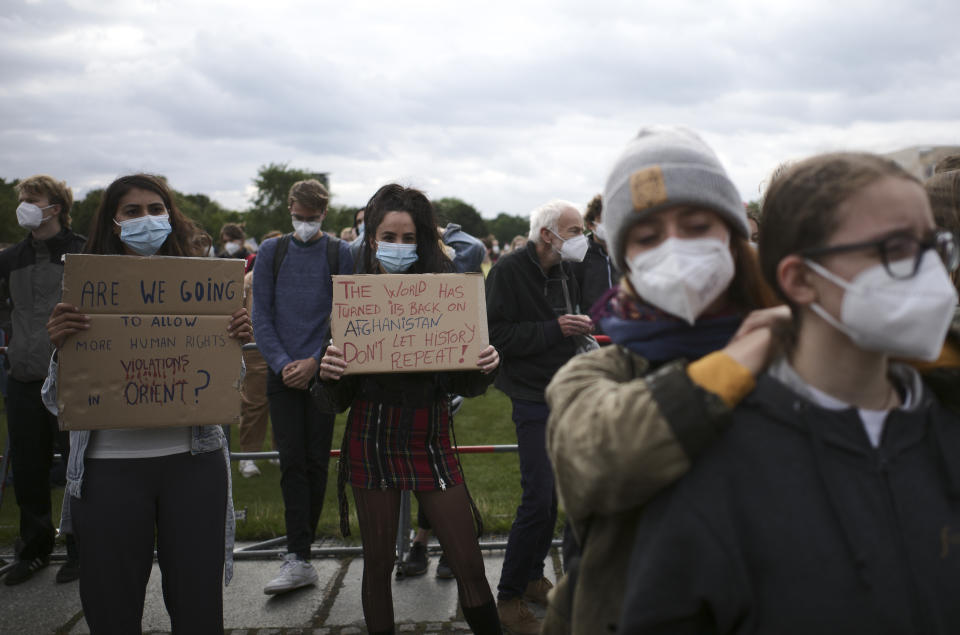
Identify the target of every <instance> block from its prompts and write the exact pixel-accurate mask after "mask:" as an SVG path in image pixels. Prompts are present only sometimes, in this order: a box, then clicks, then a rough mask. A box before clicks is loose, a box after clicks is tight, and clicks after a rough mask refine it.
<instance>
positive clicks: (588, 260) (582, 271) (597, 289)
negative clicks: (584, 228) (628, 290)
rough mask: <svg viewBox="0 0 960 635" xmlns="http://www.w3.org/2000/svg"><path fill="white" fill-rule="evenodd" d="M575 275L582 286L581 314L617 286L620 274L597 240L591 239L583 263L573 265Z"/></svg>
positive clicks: (586, 311)
mask: <svg viewBox="0 0 960 635" xmlns="http://www.w3.org/2000/svg"><path fill="white" fill-rule="evenodd" d="M572 268H573V275H574V277H576V279H577V284H579V285H580V312H581V313H588V312H589V311H590V308H591V307H593V305H594V303H595V302H596V301H597V300H599V299H600V296H602V295H603V294H604V293H605V292H606V291H607V289H609V288H610V287H612V286H613V285H615V284H617V282H618V281H619V280H620V272H619V271H617V267H616V265H615V264H614V262H613V260H612V259H611V258H610V256H609V255H608V254H607V252H606V251H604V249H603V247H601V246H600V243H598V242H597V241H596V240H593V239H592V238H591V239H590V246H589V247H588V248H587V255H586V256H584V257H583V261H582V262H575V263H572Z"/></svg>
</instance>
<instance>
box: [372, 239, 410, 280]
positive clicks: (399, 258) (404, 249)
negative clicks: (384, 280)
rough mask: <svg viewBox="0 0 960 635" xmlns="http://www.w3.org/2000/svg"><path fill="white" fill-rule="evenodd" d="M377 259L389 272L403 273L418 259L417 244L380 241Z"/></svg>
mask: <svg viewBox="0 0 960 635" xmlns="http://www.w3.org/2000/svg"><path fill="white" fill-rule="evenodd" d="M377 260H379V261H380V265H381V266H382V267H383V270H384V271H386V272H387V273H403V272H404V271H406V270H407V269H409V268H410V265H412V264H413V263H415V262H416V261H417V246H416V244H413V245H408V244H404V243H378V244H377Z"/></svg>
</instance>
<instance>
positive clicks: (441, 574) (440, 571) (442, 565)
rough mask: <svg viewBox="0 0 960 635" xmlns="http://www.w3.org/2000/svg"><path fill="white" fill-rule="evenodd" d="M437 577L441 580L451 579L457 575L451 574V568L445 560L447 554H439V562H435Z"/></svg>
mask: <svg viewBox="0 0 960 635" xmlns="http://www.w3.org/2000/svg"><path fill="white" fill-rule="evenodd" d="M437 577H438V578H440V579H442V580H451V579H453V578H455V577H457V576H455V575H453V569H451V568H450V563H448V562H447V554H445V553H441V554H440V562H438V563H437Z"/></svg>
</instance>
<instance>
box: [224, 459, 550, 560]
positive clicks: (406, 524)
mask: <svg viewBox="0 0 960 635" xmlns="http://www.w3.org/2000/svg"><path fill="white" fill-rule="evenodd" d="M454 450H456V451H457V452H459V453H460V454H499V453H505V452H517V450H518V446H517V445H516V444H513V445H509V444H507V445H460V446H454ZM330 456H332V457H339V456H340V450H331V451H330ZM276 458H279V452H276V451H273V452H231V453H230V460H231V461H243V460H262V459H276ZM411 533H412V525H411V523H410V491H409V490H404V491H403V492H402V493H401V497H400V523H399V525H398V526H397V561H398V562H404V561H405V560H406V557H407V554H408V553H410V543H411V536H410V535H411ZM286 542H287V537H286V536H279V537H277V538H271V539H270V540H264V541H262V542H258V543H256V544H253V545H248V546H246V547H242V548H240V549H236V550H234V552H233V557H234V559H236V560H255V559H265V558H277V557H279V556H282V555H283V554H284V553H286V548H285V545H286ZM479 544H480V549H481V550H488V551H489V550H494V549H506V548H507V542H506V541H505V540H496V541H494V540H488V541H480V543H479ZM552 544H553V546H554V547H559V546H560V545H561V541H560V540H559V539H554V540H553V543H552ZM427 550H428V551H430V552H433V553H435V552H437V551H440V548H439V547H436V546H428V548H427ZM362 553H363V548H362V547H346V546H343V547H319V548H313V549H311V550H310V555H311V556H313V557H323V556H346V555H360V554H362ZM400 571H402V569H400V568H399V567H398V569H397V575H398V576H400V575H401V573H400Z"/></svg>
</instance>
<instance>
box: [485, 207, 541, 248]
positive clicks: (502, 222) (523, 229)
mask: <svg viewBox="0 0 960 635" xmlns="http://www.w3.org/2000/svg"><path fill="white" fill-rule="evenodd" d="M487 226H488V227H490V232H491V233H492V234H493V235H494V236H496V237H497V240H498V241H500V246H501V247H502V246H504V245H509V244H510V241H511V240H513V237H514V236H516V235H517V234H520V235H521V236H526V235H527V233H529V231H530V219H528V218H525V217H523V216H511V215H510V214H507V213H505V212H500V213H499V214H497V217H496V218H495V219H493V220H492V221H489V222H488V223H487Z"/></svg>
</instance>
